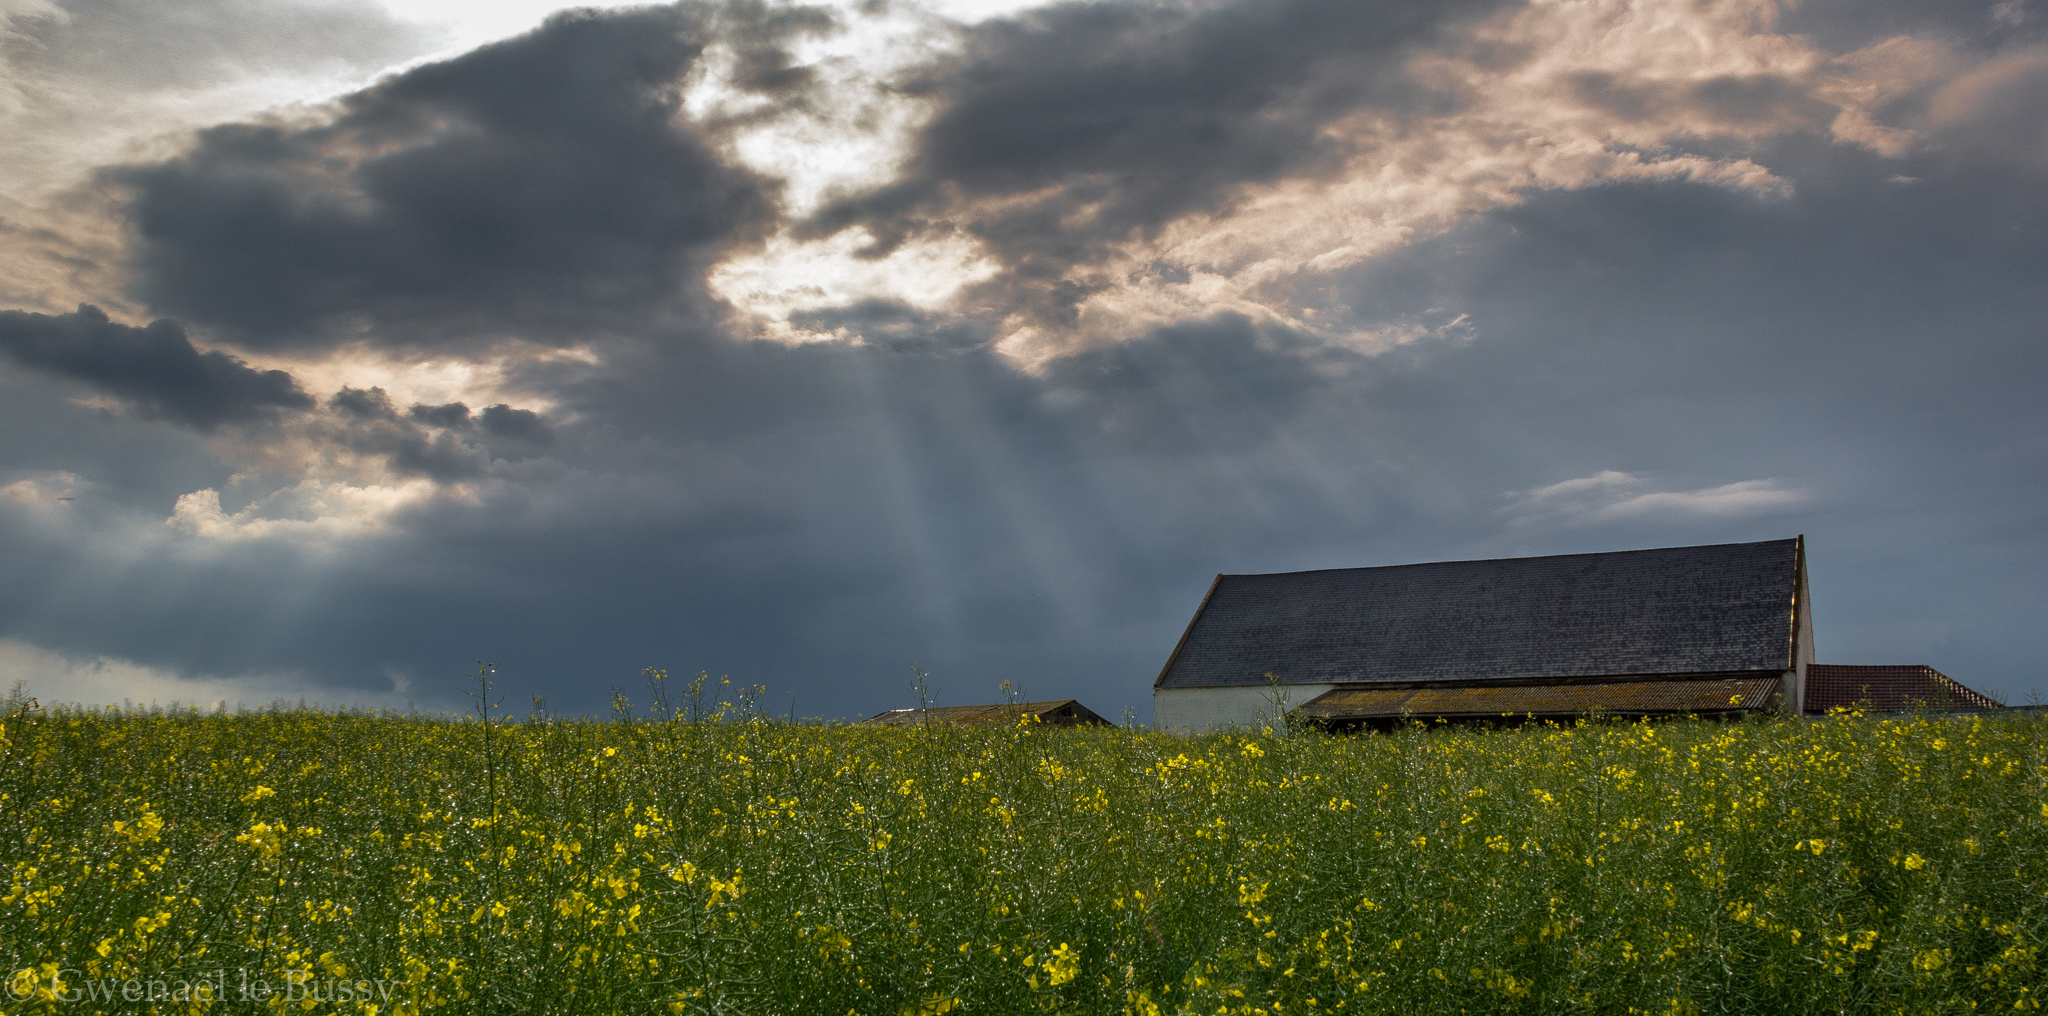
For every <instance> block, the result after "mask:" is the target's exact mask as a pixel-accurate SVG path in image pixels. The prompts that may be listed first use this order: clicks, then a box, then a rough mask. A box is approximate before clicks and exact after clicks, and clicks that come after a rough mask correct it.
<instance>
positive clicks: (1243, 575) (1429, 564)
mask: <svg viewBox="0 0 2048 1016" xmlns="http://www.w3.org/2000/svg"><path fill="white" fill-rule="evenodd" d="M1798 539H1799V538H1798V537H1797V536H1788V537H1786V538H1784V539H1782V540H1746V541H1740V542H1735V543H1701V544H1694V545H1691V546H1685V547H1642V548H1638V549H1636V550H1592V551H1582V552H1580V553H1576V554H1532V555H1524V556H1520V557H1473V558H1460V559H1458V560H1455V561H1411V562H1409V563H1407V564H1364V565H1350V566H1347V567H1341V568H1302V569H1299V570H1296V571H1273V572H1222V573H1220V577H1222V578H1226V579H1249V578H1264V577H1265V576H1268V575H1313V574H1316V573H1317V572H1342V571H1374V570H1379V569H1393V568H1434V567H1438V566H1440V565H1447V564H1495V563H1498V562H1501V561H1556V560H1561V559H1563V558H1568V557H1627V556H1629V555H1632V554H1661V553H1668V552H1671V551H1679V550H1714V549H1718V548H1721V547H1761V546H1764V545H1766V544H1771V543H1795V542H1797V541H1798Z"/></svg>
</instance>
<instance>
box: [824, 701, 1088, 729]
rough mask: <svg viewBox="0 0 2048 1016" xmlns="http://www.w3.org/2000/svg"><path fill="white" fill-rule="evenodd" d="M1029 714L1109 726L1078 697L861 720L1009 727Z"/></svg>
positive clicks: (1058, 723)
mask: <svg viewBox="0 0 2048 1016" xmlns="http://www.w3.org/2000/svg"><path fill="white" fill-rule="evenodd" d="M1026 716H1035V717H1037V718H1038V722H1040V723H1043V724H1047V725H1050V726H1055V727H1080V726H1103V727H1106V726H1109V725H1110V722H1109V721H1108V720H1105V719H1103V718H1102V717H1100V716H1097V715H1095V711H1094V710H1092V709H1089V708H1088V707H1087V706H1084V705H1082V704H1081V703H1080V702H1079V701H1077V700H1075V699H1060V700H1059V701H1057V702H1018V703H1014V704H1013V703H999V704H996V705H987V706H932V707H930V708H926V709H891V710H889V711H888V712H885V713H877V714H875V715H874V716H871V717H869V718H867V719H866V720H864V721H862V722H864V723H880V724H886V725H891V726H902V727H909V726H915V725H917V724H920V723H943V724H955V725H961V726H976V727H1010V726H1015V725H1016V724H1017V723H1018V721H1020V720H1022V719H1023V718H1024V717H1026Z"/></svg>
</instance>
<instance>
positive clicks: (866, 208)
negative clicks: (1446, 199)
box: [807, 0, 1507, 320]
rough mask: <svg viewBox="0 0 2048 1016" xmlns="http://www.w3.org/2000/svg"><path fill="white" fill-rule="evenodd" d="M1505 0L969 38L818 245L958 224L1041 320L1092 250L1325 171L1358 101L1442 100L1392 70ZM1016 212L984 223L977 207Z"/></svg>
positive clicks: (1175, 10)
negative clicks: (915, 125) (1336, 124)
mask: <svg viewBox="0 0 2048 1016" xmlns="http://www.w3.org/2000/svg"><path fill="white" fill-rule="evenodd" d="M1506 5H1507V2H1506V0H1461V2H1453V3H1407V2H1400V0H1390V2H1380V3H1373V4H1359V3H1354V2H1347V0H1281V2H1275V3H1221V4H1111V3H1065V4H1058V5H1054V6H1051V7H1047V8H1044V9H1041V10H1035V11H1029V12H1025V13H1023V14H1020V15H1018V16H1016V17H1015V18H1010V19H996V20H992V21H988V22H985V23H983V24H981V25H978V26H976V27H974V28H973V29H972V30H971V31H970V32H969V35H968V38H967V43H966V47H965V50H964V52H963V53H962V54H960V55H959V56H958V57H957V58H954V59H952V60H949V61H947V62H946V63H944V64H942V65H940V66H938V67H935V68H931V69H929V70H927V71H926V73H925V74H924V76H922V77H919V78H917V79H915V80H912V81H909V82H906V83H905V84H904V85H903V86H902V87H904V88H905V89H906V90H907V91H909V92H911V93H913V94H918V95H923V96H926V97H929V98H930V99H932V100H933V101H935V102H936V103H937V104H938V112H937V114H936V115H935V116H934V117H933V118H932V120H931V121H930V123H928V124H927V125H926V126H925V127H924V129H923V130H922V132H921V133H920V134H919V136H918V139H917V143H916V149H915V153H914V155H913V157H912V159H911V161H910V164H909V166H908V168H907V170H906V172H905V173H904V174H903V176H902V178H901V179H900V180H899V181H898V182H896V183H894V184H892V185H890V186H888V187H886V188H883V189H881V190H879V191H876V192H874V193H871V194H866V195H861V196H858V197H853V198H849V199H846V200H844V201H842V202H840V203H838V204H836V205H834V206H832V207H829V208H827V209H825V210H824V211H822V212H820V213H819V214H818V215H817V216H815V217H814V219H813V220H812V222H811V223H810V224H809V225H808V227H807V228H808V230H809V231H810V232H811V233H813V234H826V233H831V232H836V231H838V230H841V229H844V228H847V227H850V226H854V225H860V226H865V227H867V229H868V230H870V231H871V232H872V233H873V234H874V235H875V236H876V237H877V238H878V240H879V245H878V247H877V251H876V252H877V253H881V252H886V251H887V250H888V249H891V248H892V247H893V246H894V245H895V244H896V243H898V242H900V241H901V240H902V239H904V238H905V237H906V236H909V235H913V234H915V233H919V232H924V231H935V230H937V231H942V230H946V229H952V228H964V229H966V230H967V231H969V232H970V233H972V234H973V235H974V236H976V237H977V238H979V239H980V240H982V241H983V242H984V243H985V244H986V245H987V247H988V248H989V249H990V250H991V251H992V252H993V253H994V254H995V255H996V256H997V257H999V258H1001V259H1002V260H1003V261H1004V262H1005V263H1006V266H1007V268H1008V269H1009V277H1008V278H1006V279H1005V280H1004V281H1003V282H1001V283H998V284H996V285H997V286H998V288H1007V287H1008V286H1010V285H1012V284H1017V283H1021V284H1022V285H1024V286H1025V287H1027V288H1028V289H1029V290H1033V291H1035V293H1034V295H1031V296H1028V297H1027V296H1024V294H1021V293H1018V294H1012V297H1011V298H1013V299H1028V300H1030V301H1031V302H1032V303H1034V304H1035V305H1036V306H1037V307H1038V310H1039V312H1040V313H1041V314H1043V315H1046V316H1048V318H1049V319H1052V320H1058V319H1060V318H1062V317H1063V316H1064V315H1065V314H1066V313H1068V308H1070V307H1071V306H1072V304H1073V303H1075V302H1076V301H1077V300H1079V299H1081V298H1082V297H1085V296H1086V295H1087V294H1086V291H1085V290H1084V289H1083V288H1081V287H1077V286H1076V285H1075V284H1073V283H1071V282H1068V281H1064V280H1061V278H1060V277H1061V276H1062V275H1063V274H1064V273H1065V272H1066V271H1067V269H1069V268H1070V267H1072V266H1073V265H1075V264H1076V263H1080V262H1085V261H1087V260H1089V259H1090V258H1091V257H1093V256H1094V255H1095V254H1096V252H1097V251H1098V249H1099V246H1100V245H1101V244H1103V243H1105V242H1112V241H1116V240H1120V239H1124V238H1126V237H1128V236H1129V235H1131V234H1132V233H1133V232H1134V231H1135V232H1137V233H1141V234H1142V233H1146V232H1149V231H1151V230H1155V229H1157V228H1158V227H1160V226H1162V225H1163V224H1165V223H1166V222H1168V221H1170V220H1172V219H1174V218H1176V217H1178V216H1181V215H1184V214H1186V213H1188V212H1191V211H1198V210H1216V209H1220V208H1221V207H1222V206H1223V205H1224V204H1225V203H1226V202H1227V201H1228V199H1229V197H1230V193H1231V190H1232V188H1235V187H1237V186H1239V185H1242V184H1248V183H1265V182H1271V181H1275V180H1279V179H1282V178H1286V177H1293V176H1301V175H1314V174H1318V173H1324V172H1328V171H1330V170H1333V169H1334V168H1336V166H1337V165H1338V164H1339V162H1340V161H1341V159H1342V157H1343V156H1345V155H1347V154H1349V153H1348V152H1347V151H1346V150H1345V149H1344V148H1343V146H1342V144H1341V143H1340V142H1337V141H1334V140H1332V139H1331V138H1330V137H1329V136H1328V135H1327V134H1326V133H1325V131H1324V128H1325V127H1327V126H1329V125H1330V124H1331V123H1332V122H1333V121H1335V120H1337V119H1338V118H1340V117H1343V116H1346V115H1348V114H1351V113H1354V112H1357V111H1358V110H1359V109H1360V108H1362V107H1365V106H1368V105H1370V106H1373V107H1374V108H1376V109H1379V110H1382V111H1383V112H1384V113H1385V114H1386V115H1387V116H1389V117H1390V118H1393V119H1400V118H1403V117H1405V116H1407V115H1409V114H1411V113H1415V112H1421V111H1435V112H1442V111H1444V110H1445V109H1447V108H1449V107H1451V106H1453V105H1455V103H1456V102H1457V101H1458V97H1457V96H1455V95H1451V94H1443V93H1440V92H1433V91H1431V90H1429V89H1426V88H1424V87H1423V86H1422V85H1421V84H1420V83H1418V82H1416V81H1414V80H1412V79H1410V78H1409V77H1408V76H1407V75H1406V73H1405V72H1404V70H1403V68H1402V66H1401V63H1402V57H1403V56H1405V55H1406V54H1407V53H1408V52H1410V51H1411V49H1412V47H1415V46H1417V45H1419V44H1421V43H1424V42H1427V41H1431V40H1434V39H1438V38H1439V37H1440V36H1439V33H1441V32H1442V31H1443V30H1444V29H1445V28H1446V26H1448V25H1452V24H1457V23H1460V22H1461V21H1462V20H1464V19H1466V18H1468V17H1470V16H1472V15H1475V14H1480V13H1484V12H1485V11H1487V10H1490V9H1496V8H1499V7H1502V6H1506ZM991 197H1014V198H1018V200H1015V201H1009V202H1004V203H1002V204H1000V205H999V206H996V207H995V208H994V209H991V210H983V209H978V208H974V207H973V206H972V203H973V202H974V201H975V200H976V199H985V198H991Z"/></svg>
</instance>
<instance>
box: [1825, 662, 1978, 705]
mask: <svg viewBox="0 0 2048 1016" xmlns="http://www.w3.org/2000/svg"><path fill="white" fill-rule="evenodd" d="M1856 706H1862V707H1863V708H1866V709H1871V710H1874V711H1876V712H1887V713H1893V712H1907V711H1911V710H1915V709H1997V708H1999V705H1998V703H1996V702H1993V701H1991V699H1990V698H1988V697H1986V696H1984V695H1982V694H1979V693H1978V692H1975V691H1971V690H1970V689H1968V688H1965V687H1963V685H1962V683H1961V682H1959V681H1957V680H1956V679H1955V678H1952V677H1950V676H1948V675H1947V674H1944V673H1942V672H1941V671H1939V670H1936V669H1934V668H1933V667H1929V666H1924V665H1914V666H1896V667H1854V666H1846V665H1843V664H1839V663H1810V664H1807V666H1806V711H1807V712H1809V713H1824V712H1827V711H1828V710H1830V709H1834V708H1837V707H1856Z"/></svg>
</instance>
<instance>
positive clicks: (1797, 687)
mask: <svg viewBox="0 0 2048 1016" xmlns="http://www.w3.org/2000/svg"><path fill="white" fill-rule="evenodd" d="M1809 599H1810V598H1809V596H1808V595H1807V585H1806V544H1805V538H1804V537H1795V538H1793V539H1789V540H1770V541H1765V542H1761V543H1730V544H1718V545H1714V546H1704V547H1667V548H1661V549H1654V550H1632V551H1619V552H1613V553H1600V554H1566V555H1559V556H1552V557H1520V558H1504V559H1497V560H1489V561H1442V562H1434V563H1428V564H1411V565H1397V566H1393V567H1382V568H1339V569H1328V570H1321V571H1302V572H1283V573H1276V574H1265V575H1218V576H1216V580H1215V581H1214V582H1212V583H1211V584H1210V586H1209V592H1208V594H1207V595H1205V596H1203V597H1202V602H1201V605H1200V606H1199V607H1197V608H1196V610H1195V616H1194V618H1193V619H1192V620H1191V621H1189V622H1188V626H1187V630H1186V631H1185V632H1184V633H1183V634H1182V636H1181V639H1180V642H1179V644H1177V645H1176V646H1174V648H1173V652H1172V653H1171V654H1170V655H1169V656H1168V657H1167V660H1166V665H1165V666H1164V667H1163V668H1161V670H1160V672H1159V677H1158V679H1157V680H1156V681H1155V682H1154V684H1153V692H1152V702H1153V723H1154V724H1155V725H1156V726H1159V727H1162V728H1167V729H1177V730H1202V729H1207V728H1212V727H1218V726H1226V725H1232V724H1253V723H1259V722H1270V720H1271V719H1272V718H1273V717H1274V716H1276V715H1277V714H1279V713H1281V712H1295V713H1296V715H1300V716H1307V717H1313V718H1315V719H1318V720H1321V721H1324V722H1328V723H1333V724H1337V725H1346V724H1360V723H1375V722H1385V721H1392V720H1397V719H1399V718H1401V717H1422V718H1434V717H1443V718H1447V719H1454V718H1468V717H1469V718H1479V717H1500V716H1502V715H1503V714H1512V715H1515V716H1529V715H1534V716H1537V717H1546V716H1551V717H1568V716H1575V715H1582V714H1585V713H1590V712H1604V713H1612V714H1620V715H1642V716H1649V715H1662V714H1686V713H1717V712H1718V713H1726V712H1747V711H1751V710H1758V709H1776V710H1781V711H1786V712H1793V713H1797V712H1800V711H1802V710H1803V709H1804V707H1805V702H1804V696H1805V690H1806V674H1807V667H1808V665H1809V664H1811V663H1812V661H1813V620H1812V613H1811V610H1810V603H1809Z"/></svg>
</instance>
